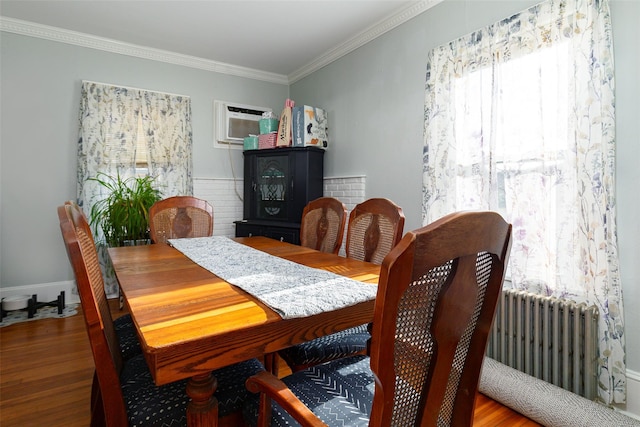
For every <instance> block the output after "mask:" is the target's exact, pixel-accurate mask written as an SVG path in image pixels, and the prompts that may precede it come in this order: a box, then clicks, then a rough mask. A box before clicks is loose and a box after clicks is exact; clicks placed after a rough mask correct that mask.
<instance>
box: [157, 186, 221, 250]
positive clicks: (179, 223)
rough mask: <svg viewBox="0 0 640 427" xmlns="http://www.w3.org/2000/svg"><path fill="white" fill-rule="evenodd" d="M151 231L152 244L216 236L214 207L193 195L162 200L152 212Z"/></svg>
mask: <svg viewBox="0 0 640 427" xmlns="http://www.w3.org/2000/svg"><path fill="white" fill-rule="evenodd" d="M149 229H150V233H151V240H152V241H153V243H166V242H167V239H181V238H184V237H207V236H211V235H212V234H213V207H212V206H211V205H210V204H209V202H207V201H206V200H202V199H198V198H197V197H192V196H174V197H169V198H167V199H163V200H159V201H157V202H156V203H154V204H153V206H151V208H150V209H149Z"/></svg>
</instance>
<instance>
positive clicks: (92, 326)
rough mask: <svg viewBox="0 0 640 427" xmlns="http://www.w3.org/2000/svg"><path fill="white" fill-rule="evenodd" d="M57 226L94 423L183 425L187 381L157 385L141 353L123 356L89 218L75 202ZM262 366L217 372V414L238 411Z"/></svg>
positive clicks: (68, 205) (253, 363)
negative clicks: (72, 281) (85, 351)
mask: <svg viewBox="0 0 640 427" xmlns="http://www.w3.org/2000/svg"><path fill="white" fill-rule="evenodd" d="M58 217H59V220H60V230H61V231H62V237H63V239H64V242H65V246H66V249H67V254H68V256H69V260H70V262H71V265H72V267H73V272H74V275H75V278H76V284H77V287H78V293H79V295H80V302H81V305H82V310H83V312H84V319H85V325H86V327H87V333H88V335H89V343H90V345H91V350H92V353H93V360H94V363H95V367H96V370H95V373H94V382H93V388H92V394H91V425H92V426H104V425H106V426H117V427H120V426H127V425H130V424H131V425H154V426H160V425H172V426H174V425H175V426H178V425H186V416H187V412H186V410H187V404H188V401H189V398H188V396H187V395H186V381H179V382H176V383H171V384H167V385H164V386H161V387H156V386H155V384H154V383H153V379H152V377H151V373H150V372H149V369H148V367H147V364H146V362H145V359H144V356H143V355H142V354H138V355H136V356H133V357H131V358H129V359H127V360H124V359H123V357H122V354H121V353H120V351H119V345H118V342H117V341H118V336H117V334H116V330H115V327H114V324H113V320H112V317H111V312H110V310H109V305H108V302H107V296H106V294H105V291H104V284H103V280H102V273H101V271H100V265H99V262H98V256H97V252H96V247H95V244H94V241H93V236H92V234H91V230H90V228H89V224H88V223H87V219H86V217H85V215H84V213H83V212H82V210H81V209H80V208H79V207H78V205H77V204H75V203H73V202H67V203H66V204H65V205H64V206H60V207H59V208H58ZM263 369H264V368H263V367H262V365H261V364H260V363H259V362H258V361H257V360H255V359H253V360H249V361H247V362H242V363H239V364H237V365H233V366H230V367H227V368H224V369H221V370H218V371H216V372H215V376H216V378H217V379H218V383H219V387H218V389H217V390H216V393H215V394H214V396H215V397H216V398H217V399H218V402H219V414H220V416H221V417H225V416H229V417H230V416H233V415H234V414H233V413H234V412H235V413H237V414H239V412H238V411H239V409H240V408H241V406H242V402H243V399H244V398H245V397H246V396H247V395H248V392H247V391H246V388H245V386H244V381H245V379H246V378H247V377H249V376H250V375H252V374H255V373H257V372H259V371H261V370H263Z"/></svg>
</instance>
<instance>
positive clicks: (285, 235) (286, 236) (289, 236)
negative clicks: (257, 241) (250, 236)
mask: <svg viewBox="0 0 640 427" xmlns="http://www.w3.org/2000/svg"><path fill="white" fill-rule="evenodd" d="M298 234H299V232H298V231H295V230H284V229H266V230H264V234H263V236H265V237H269V238H271V239H275V240H280V241H281V242H288V243H293V244H295V245H299V244H300V241H299V237H298Z"/></svg>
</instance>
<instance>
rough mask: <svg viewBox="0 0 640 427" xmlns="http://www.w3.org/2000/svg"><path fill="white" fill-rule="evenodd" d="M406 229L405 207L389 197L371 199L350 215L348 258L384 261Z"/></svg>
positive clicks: (374, 261)
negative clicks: (403, 209)
mask: <svg viewBox="0 0 640 427" xmlns="http://www.w3.org/2000/svg"><path fill="white" fill-rule="evenodd" d="M403 231H404V213H403V212H402V208H401V207H400V206H398V205H396V204H395V203H393V202H392V201H391V200H388V199H369V200H365V201H364V202H362V203H360V204H358V205H356V207H355V208H353V210H352V211H351V213H350V214H349V226H348V228H347V247H346V253H347V257H348V258H354V259H357V260H360V261H367V262H372V263H374V264H382V260H383V259H384V257H385V256H386V255H387V254H388V253H389V251H390V250H391V249H392V248H393V247H394V246H395V245H397V244H398V242H399V241H400V239H401V238H402V232H403Z"/></svg>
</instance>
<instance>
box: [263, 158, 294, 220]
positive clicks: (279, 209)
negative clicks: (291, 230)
mask: <svg viewBox="0 0 640 427" xmlns="http://www.w3.org/2000/svg"><path fill="white" fill-rule="evenodd" d="M256 178H257V191H258V218H263V219H286V218H287V203H286V202H287V200H288V198H289V197H290V196H289V194H288V190H289V189H288V185H287V182H288V181H289V157H288V156H269V157H259V158H258V168H257V177H256Z"/></svg>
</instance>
